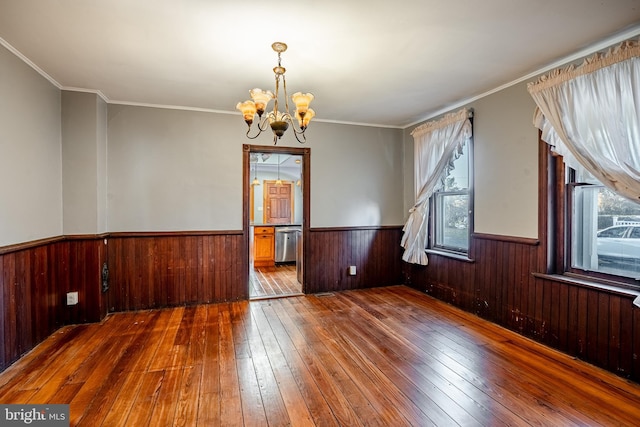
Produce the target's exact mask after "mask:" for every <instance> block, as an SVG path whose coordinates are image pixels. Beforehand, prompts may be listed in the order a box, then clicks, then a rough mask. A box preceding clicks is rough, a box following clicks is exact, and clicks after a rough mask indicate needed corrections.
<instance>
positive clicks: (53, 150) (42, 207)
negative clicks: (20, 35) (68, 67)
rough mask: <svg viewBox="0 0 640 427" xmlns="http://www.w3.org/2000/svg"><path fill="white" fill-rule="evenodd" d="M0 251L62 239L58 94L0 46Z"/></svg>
mask: <svg viewBox="0 0 640 427" xmlns="http://www.w3.org/2000/svg"><path fill="white" fill-rule="evenodd" d="M0 70H1V72H0V182H1V183H2V185H0V246H5V245H11V244H15V243H21V242H25V241H31V240H37V239H41V238H46V237H52V236H59V235H60V234H62V158H61V148H60V90H59V89H58V88H56V87H55V86H53V85H52V84H51V83H50V82H49V81H47V80H46V79H44V78H43V77H42V76H40V75H39V74H38V73H37V72H35V71H34V70H33V69H32V68H31V67H29V66H28V65H27V64H25V63H24V62H23V61H22V60H20V59H19V58H17V57H16V56H15V55H13V54H12V53H10V52H9V51H7V50H6V49H5V48H4V47H1V46H0Z"/></svg>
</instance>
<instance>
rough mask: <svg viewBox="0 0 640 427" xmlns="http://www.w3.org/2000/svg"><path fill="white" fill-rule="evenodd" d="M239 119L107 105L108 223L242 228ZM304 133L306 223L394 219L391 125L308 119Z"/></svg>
mask: <svg viewBox="0 0 640 427" xmlns="http://www.w3.org/2000/svg"><path fill="white" fill-rule="evenodd" d="M245 126H246V125H245V124H244V122H242V120H241V118H239V117H237V116H235V115H224V114H215V113H204V112H194V111H178V110H166V109H160V108H146V107H135V106H126V105H109V126H108V134H109V151H108V153H109V154H108V157H109V158H108V172H107V174H108V177H109V183H108V222H109V230H110V231H178V230H239V229H241V228H242V144H243V143H247V142H249V140H247V139H246V138H245V137H244V132H245ZM307 133H308V136H307V138H308V143H307V144H306V146H308V147H309V148H311V227H336V226H372V225H398V224H401V223H402V222H403V212H402V183H403V173H402V162H403V157H402V151H403V147H402V132H401V131H400V130H398V129H382V128H373V127H366V126H347V125H337V124H332V123H322V122H317V123H315V122H314V123H313V126H310V128H309V130H308V132H307ZM250 142H251V143H252V144H263V145H272V143H273V141H272V139H271V138H270V137H269V136H268V135H264V136H261V137H259V138H258V139H257V140H255V141H250ZM278 144H279V145H284V146H293V147H299V146H300V144H298V143H297V142H295V141H291V140H286V139H285V140H283V141H280V142H279V143H278Z"/></svg>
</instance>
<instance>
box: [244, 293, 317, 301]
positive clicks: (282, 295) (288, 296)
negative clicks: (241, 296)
mask: <svg viewBox="0 0 640 427" xmlns="http://www.w3.org/2000/svg"><path fill="white" fill-rule="evenodd" d="M303 296H304V294H303V293H302V292H296V293H293V294H280V295H261V296H258V297H249V301H262V300H267V299H279V298H291V297H303Z"/></svg>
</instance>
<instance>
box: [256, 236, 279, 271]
mask: <svg viewBox="0 0 640 427" xmlns="http://www.w3.org/2000/svg"><path fill="white" fill-rule="evenodd" d="M275 252H276V251H275V235H274V227H254V228H253V266H254V267H269V266H274V265H275Z"/></svg>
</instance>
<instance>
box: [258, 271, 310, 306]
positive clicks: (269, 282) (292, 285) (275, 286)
mask: <svg viewBox="0 0 640 427" xmlns="http://www.w3.org/2000/svg"><path fill="white" fill-rule="evenodd" d="M301 294H302V285H301V284H300V283H299V282H298V278H297V275H296V266H295V264H276V265H275V267H256V268H255V269H254V270H253V271H251V274H250V275H249V298H250V299H264V298H273V297H282V296H290V295H301Z"/></svg>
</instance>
